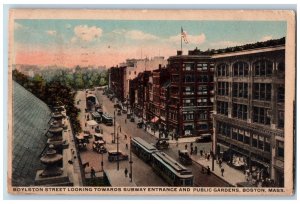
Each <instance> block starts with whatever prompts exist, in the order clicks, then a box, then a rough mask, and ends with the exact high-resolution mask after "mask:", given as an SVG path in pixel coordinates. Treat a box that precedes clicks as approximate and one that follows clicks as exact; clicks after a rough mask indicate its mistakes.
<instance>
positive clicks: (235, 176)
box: [191, 155, 246, 186]
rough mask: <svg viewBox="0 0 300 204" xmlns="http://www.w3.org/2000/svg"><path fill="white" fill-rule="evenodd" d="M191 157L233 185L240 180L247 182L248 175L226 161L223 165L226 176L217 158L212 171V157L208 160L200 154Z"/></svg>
mask: <svg viewBox="0 0 300 204" xmlns="http://www.w3.org/2000/svg"><path fill="white" fill-rule="evenodd" d="M191 158H192V160H193V161H194V162H196V163H198V164H200V165H202V166H204V167H205V168H207V166H209V168H210V170H211V173H213V174H215V175H216V176H218V177H220V178H221V179H223V180H224V181H226V182H227V183H229V184H231V185H233V186H237V183H239V182H246V177H245V175H244V173H243V172H241V171H239V170H236V169H234V168H232V167H230V166H228V165H227V164H226V163H224V162H223V163H222V167H223V168H224V176H222V174H221V168H220V167H219V164H217V163H216V160H215V161H214V171H212V160H211V159H210V160H209V161H207V160H206V159H205V158H204V157H201V156H200V155H191Z"/></svg>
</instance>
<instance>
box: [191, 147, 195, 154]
mask: <svg viewBox="0 0 300 204" xmlns="http://www.w3.org/2000/svg"><path fill="white" fill-rule="evenodd" d="M193 151H194V148H193V147H191V155H192V154H193Z"/></svg>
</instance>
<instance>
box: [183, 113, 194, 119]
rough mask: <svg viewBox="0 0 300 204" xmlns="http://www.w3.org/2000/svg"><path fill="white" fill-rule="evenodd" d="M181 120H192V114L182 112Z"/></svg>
mask: <svg viewBox="0 0 300 204" xmlns="http://www.w3.org/2000/svg"><path fill="white" fill-rule="evenodd" d="M183 120H194V113H193V112H184V113H183Z"/></svg>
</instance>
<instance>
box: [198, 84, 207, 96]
mask: <svg viewBox="0 0 300 204" xmlns="http://www.w3.org/2000/svg"><path fill="white" fill-rule="evenodd" d="M198 94H199V95H206V94H207V86H198Z"/></svg>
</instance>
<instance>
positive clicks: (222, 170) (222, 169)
mask: <svg viewBox="0 0 300 204" xmlns="http://www.w3.org/2000/svg"><path fill="white" fill-rule="evenodd" d="M221 174H222V176H223V177H224V167H221Z"/></svg>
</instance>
